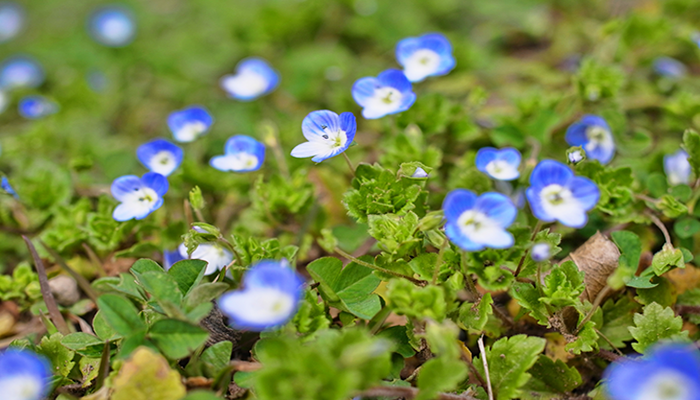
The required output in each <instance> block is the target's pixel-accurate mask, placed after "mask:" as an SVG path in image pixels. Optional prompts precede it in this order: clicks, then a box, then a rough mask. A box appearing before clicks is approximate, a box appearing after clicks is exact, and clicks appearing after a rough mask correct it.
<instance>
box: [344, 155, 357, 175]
mask: <svg viewBox="0 0 700 400" xmlns="http://www.w3.org/2000/svg"><path fill="white" fill-rule="evenodd" d="M343 158H345V162H346V163H348V167H349V168H350V172H351V173H352V177H353V178H354V177H355V167H354V166H353V165H352V161H350V157H348V155H347V154H345V152H343Z"/></svg>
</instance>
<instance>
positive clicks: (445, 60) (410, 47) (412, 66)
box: [396, 33, 455, 82]
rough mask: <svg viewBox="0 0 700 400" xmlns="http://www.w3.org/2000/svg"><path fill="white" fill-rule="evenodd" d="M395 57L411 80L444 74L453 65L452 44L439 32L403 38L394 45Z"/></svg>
mask: <svg viewBox="0 0 700 400" xmlns="http://www.w3.org/2000/svg"><path fill="white" fill-rule="evenodd" d="M396 59H397V60H398V62H399V64H401V66H402V67H403V72H404V74H405V75H406V78H408V80H409V81H411V82H420V81H422V80H423V79H425V78H427V77H429V76H436V75H445V74H447V73H448V72H450V71H451V70H452V69H453V68H454V67H455V59H454V57H452V45H451V44H450V41H449V40H447V38H446V37H445V36H443V35H442V34H440V33H428V34H425V35H423V36H419V37H410V38H406V39H403V40H402V41H400V42H399V43H398V45H397V46H396Z"/></svg>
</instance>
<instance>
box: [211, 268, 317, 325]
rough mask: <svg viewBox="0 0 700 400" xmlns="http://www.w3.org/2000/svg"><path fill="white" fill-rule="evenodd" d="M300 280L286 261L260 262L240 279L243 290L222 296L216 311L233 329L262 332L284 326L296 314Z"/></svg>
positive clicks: (300, 291)
mask: <svg viewBox="0 0 700 400" xmlns="http://www.w3.org/2000/svg"><path fill="white" fill-rule="evenodd" d="M303 285H304V279H303V278H302V277H301V276H299V274H297V273H296V272H295V271H294V270H293V269H292V268H291V267H290V266H289V263H288V262H287V260H285V259H283V260H281V261H274V260H263V261H260V262H259V263H257V264H255V265H253V266H252V267H250V269H249V270H248V271H246V273H245V275H244V276H243V289H242V290H236V291H232V292H228V293H225V294H224V295H223V296H221V298H219V302H218V303H219V308H221V311H223V312H224V314H226V315H227V316H228V317H229V318H230V319H231V324H232V326H233V327H235V328H237V329H249V330H252V331H263V330H267V329H271V328H275V327H278V326H280V325H283V324H284V323H286V322H287V321H288V320H289V319H291V318H292V317H293V316H294V314H295V313H296V310H297V307H298V304H299V300H300V299H301V296H302V293H303Z"/></svg>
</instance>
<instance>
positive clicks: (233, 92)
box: [220, 57, 280, 101]
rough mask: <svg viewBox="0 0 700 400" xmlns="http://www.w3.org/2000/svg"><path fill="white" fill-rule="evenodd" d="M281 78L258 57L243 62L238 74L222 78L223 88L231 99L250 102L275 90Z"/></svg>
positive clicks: (237, 68)
mask: <svg viewBox="0 0 700 400" xmlns="http://www.w3.org/2000/svg"><path fill="white" fill-rule="evenodd" d="M279 81H280V78H279V74H278V73H277V71H275V70H274V69H272V67H270V65H268V63H267V62H266V61H265V60H263V59H261V58H256V57H250V58H246V59H244V60H241V61H240V62H239V63H238V65H236V72H235V73H234V74H232V75H225V76H224V77H223V78H221V81H220V84H221V88H222V89H224V90H225V91H226V93H228V95H229V97H233V98H234V99H237V100H242V101H250V100H253V99H256V98H258V97H260V96H262V95H265V94H268V93H270V92H272V91H273V90H275V88H276V87H277V85H278V84H279Z"/></svg>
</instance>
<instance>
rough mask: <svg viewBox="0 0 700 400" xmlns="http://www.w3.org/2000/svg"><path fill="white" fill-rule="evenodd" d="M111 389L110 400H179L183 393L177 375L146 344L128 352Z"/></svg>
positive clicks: (183, 386) (161, 357)
mask: <svg viewBox="0 0 700 400" xmlns="http://www.w3.org/2000/svg"><path fill="white" fill-rule="evenodd" d="M113 388H114V394H113V395H112V399H111V400H179V399H181V398H183V397H185V394H186V390H185V385H183V384H182V379H181V378H180V374H178V373H177V371H173V370H172V369H170V366H169V365H168V362H167V361H166V359H165V358H163V356H161V355H160V354H157V353H155V352H153V350H151V349H149V348H146V347H139V348H138V349H136V351H134V352H133V353H132V355H131V357H130V358H129V359H128V360H127V361H126V362H125V363H124V365H123V366H122V368H121V369H120V370H119V374H118V375H117V377H116V378H114V385H113Z"/></svg>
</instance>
